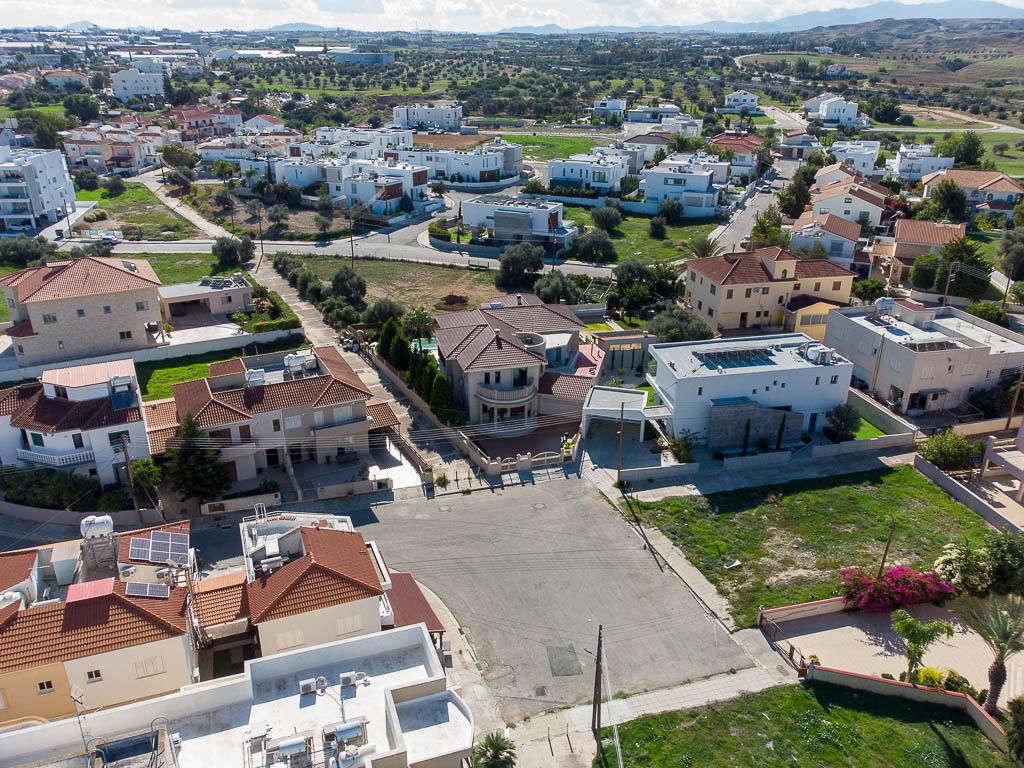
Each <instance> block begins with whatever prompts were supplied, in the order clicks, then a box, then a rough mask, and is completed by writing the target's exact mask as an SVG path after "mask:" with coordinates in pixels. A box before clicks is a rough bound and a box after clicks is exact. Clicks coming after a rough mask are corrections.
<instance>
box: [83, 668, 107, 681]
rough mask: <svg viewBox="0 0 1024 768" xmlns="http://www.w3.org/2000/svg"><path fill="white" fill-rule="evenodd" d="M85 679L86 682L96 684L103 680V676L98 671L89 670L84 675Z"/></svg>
mask: <svg viewBox="0 0 1024 768" xmlns="http://www.w3.org/2000/svg"><path fill="white" fill-rule="evenodd" d="M85 679H86V681H87V682H90V683H96V682H99V681H100V680H102V679H103V675H102V673H100V671H99V670H98V669H90V670H89V671H88V672H86V673H85Z"/></svg>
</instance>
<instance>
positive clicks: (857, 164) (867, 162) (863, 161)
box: [828, 141, 881, 176]
mask: <svg viewBox="0 0 1024 768" xmlns="http://www.w3.org/2000/svg"><path fill="white" fill-rule="evenodd" d="M880 150H881V144H879V143H878V142H877V141H837V142H835V143H834V144H833V145H832V146H830V147H829V148H828V151H829V152H831V153H832V154H833V155H835V158H836V162H839V163H845V164H846V165H849V166H851V167H852V168H853V169H854V170H857V171H859V172H860V173H862V174H863V175H865V176H870V175H872V174H873V173H877V171H876V170H875V161H877V160H878V153H879V151H880Z"/></svg>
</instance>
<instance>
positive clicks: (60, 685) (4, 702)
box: [0, 662, 75, 725]
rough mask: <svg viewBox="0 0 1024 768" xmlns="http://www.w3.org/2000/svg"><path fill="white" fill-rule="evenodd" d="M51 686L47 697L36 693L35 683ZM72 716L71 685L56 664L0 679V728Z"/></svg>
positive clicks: (0, 676)
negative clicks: (21, 722)
mask: <svg viewBox="0 0 1024 768" xmlns="http://www.w3.org/2000/svg"><path fill="white" fill-rule="evenodd" d="M44 680H49V681H50V682H51V683H53V690H52V691H51V692H50V693H40V692H39V683H41V682H43V681H44ZM74 713H75V705H74V702H72V701H71V685H70V684H69V683H68V677H67V674H66V673H65V671H64V665H63V664H61V663H60V662H55V663H53V664H44V665H43V666H39V667H32V668H31V669H19V670H15V671H13V672H7V673H5V674H3V675H0V725H3V724H5V723H13V722H14V721H17V720H21V719H23V718H31V717H37V718H42V719H45V720H53V719H55V718H58V717H66V716H67V715H73V714H74Z"/></svg>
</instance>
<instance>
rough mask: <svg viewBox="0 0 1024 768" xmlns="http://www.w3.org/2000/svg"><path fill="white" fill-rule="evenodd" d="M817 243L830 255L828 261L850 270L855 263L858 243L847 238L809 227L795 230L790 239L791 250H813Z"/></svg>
mask: <svg viewBox="0 0 1024 768" xmlns="http://www.w3.org/2000/svg"><path fill="white" fill-rule="evenodd" d="M815 243H820V244H821V246H822V247H823V248H824V249H825V252H826V253H827V254H828V260H829V261H831V262H832V263H833V264H838V265H839V266H841V267H843V268H845V269H849V268H850V264H852V263H853V251H854V247H855V246H856V243H853V242H851V241H850V240H847V239H846V238H843V237H839V235H834V234H832V233H831V232H826V231H825V230H823V229H821V228H820V227H807V228H805V229H802V230H797V229H794V230H793V235H792V238H791V239H790V244H789V247H790V250H793V249H796V248H813V247H814V244H815Z"/></svg>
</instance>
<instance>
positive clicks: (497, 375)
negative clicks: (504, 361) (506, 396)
mask: <svg viewBox="0 0 1024 768" xmlns="http://www.w3.org/2000/svg"><path fill="white" fill-rule="evenodd" d="M494 383H495V384H501V371H495V372H494Z"/></svg>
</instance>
